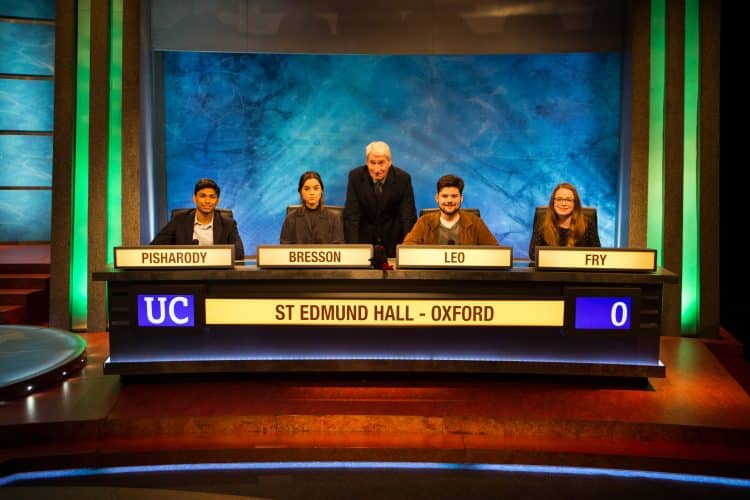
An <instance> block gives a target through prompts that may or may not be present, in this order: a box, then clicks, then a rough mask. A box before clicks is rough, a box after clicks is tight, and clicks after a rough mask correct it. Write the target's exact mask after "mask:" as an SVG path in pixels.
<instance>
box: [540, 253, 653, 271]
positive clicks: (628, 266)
mask: <svg viewBox="0 0 750 500" xmlns="http://www.w3.org/2000/svg"><path fill="white" fill-rule="evenodd" d="M536 268H537V269H539V270H545V269H548V270H549V269H556V270H560V269H586V270H587V271H597V270H599V271H645V272H653V271H656V250H651V249H637V250H631V249H623V248H582V247H581V248H568V247H565V248H563V247H537V254H536Z"/></svg>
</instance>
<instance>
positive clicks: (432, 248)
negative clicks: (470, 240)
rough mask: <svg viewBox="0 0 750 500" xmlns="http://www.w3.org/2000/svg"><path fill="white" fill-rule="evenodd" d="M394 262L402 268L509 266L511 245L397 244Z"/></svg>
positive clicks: (511, 258) (511, 259) (491, 267)
mask: <svg viewBox="0 0 750 500" xmlns="http://www.w3.org/2000/svg"><path fill="white" fill-rule="evenodd" d="M396 266H397V267H399V268H403V269H409V268H429V269H434V268H451V269H455V268H467V269H510V268H511V267H512V266H513V249H512V248H511V247H495V246H480V245H471V246H469V245H467V246H456V245H399V246H398V247H397V248H396Z"/></svg>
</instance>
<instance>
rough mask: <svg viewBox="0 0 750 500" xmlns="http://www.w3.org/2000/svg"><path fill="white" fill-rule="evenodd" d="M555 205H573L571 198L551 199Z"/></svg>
mask: <svg viewBox="0 0 750 500" xmlns="http://www.w3.org/2000/svg"><path fill="white" fill-rule="evenodd" d="M553 199H554V200H555V203H573V201H575V200H573V198H553Z"/></svg>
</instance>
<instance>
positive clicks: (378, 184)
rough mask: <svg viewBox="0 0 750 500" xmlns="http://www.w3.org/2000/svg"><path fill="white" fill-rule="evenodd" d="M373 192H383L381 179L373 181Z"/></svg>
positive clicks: (378, 193)
mask: <svg viewBox="0 0 750 500" xmlns="http://www.w3.org/2000/svg"><path fill="white" fill-rule="evenodd" d="M375 194H376V195H378V196H380V195H381V194H383V181H376V182H375Z"/></svg>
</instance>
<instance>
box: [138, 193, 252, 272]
mask: <svg viewBox="0 0 750 500" xmlns="http://www.w3.org/2000/svg"><path fill="white" fill-rule="evenodd" d="M219 193H221V189H220V188H219V185H218V184H216V182H215V181H214V180H213V179H200V180H199V181H198V182H196V183H195V189H194V190H193V202H194V203H195V209H194V210H189V211H187V212H185V213H183V214H178V215H175V216H174V217H173V218H172V220H170V221H169V222H168V223H167V225H166V226H164V227H163V228H162V230H161V231H159V234H157V235H156V237H155V238H154V239H153V241H152V242H151V244H152V245H226V244H229V245H234V258H235V260H242V259H244V258H245V247H244V246H243V245H242V238H240V233H239V231H238V230H237V222H235V220H234V219H233V218H232V217H230V216H225V215H223V214H221V213H219V212H217V211H216V207H217V205H218V204H219Z"/></svg>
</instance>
